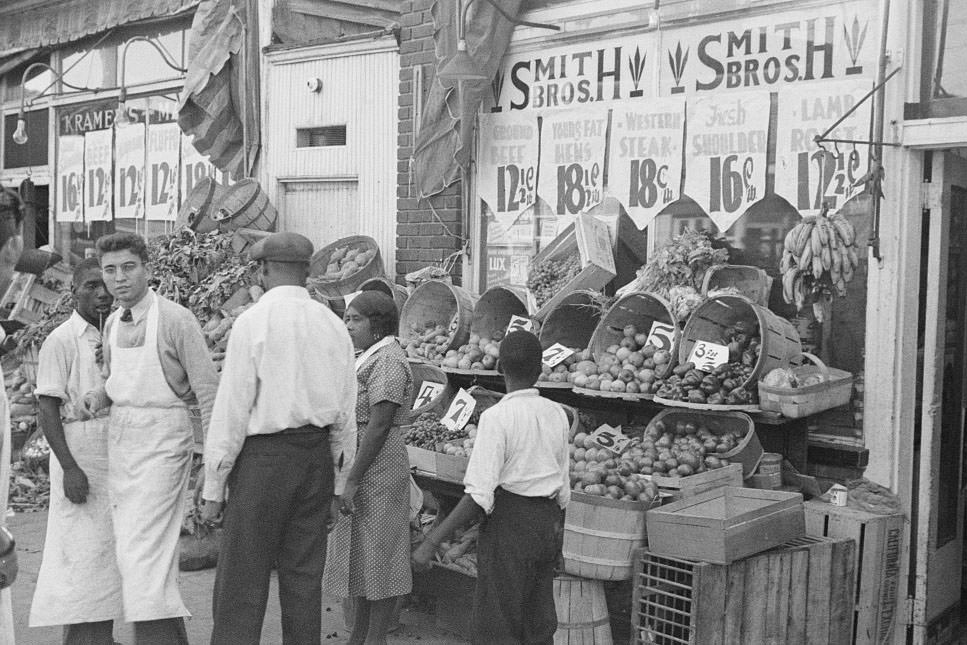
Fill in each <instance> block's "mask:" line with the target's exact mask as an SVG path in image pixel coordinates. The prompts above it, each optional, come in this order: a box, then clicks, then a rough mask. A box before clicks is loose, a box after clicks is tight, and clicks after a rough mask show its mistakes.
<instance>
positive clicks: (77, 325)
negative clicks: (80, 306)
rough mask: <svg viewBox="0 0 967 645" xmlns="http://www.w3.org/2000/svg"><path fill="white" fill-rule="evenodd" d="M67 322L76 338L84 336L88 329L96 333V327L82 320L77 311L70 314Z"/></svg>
mask: <svg viewBox="0 0 967 645" xmlns="http://www.w3.org/2000/svg"><path fill="white" fill-rule="evenodd" d="M68 321H69V324H70V328H71V331H72V332H74V335H75V336H77V337H78V338H80V337H81V336H83V335H84V334H86V333H87V330H88V329H93V330H94V331H97V327H95V326H94V325H92V324H91V323H89V322H87V321H86V320H84V318H83V317H82V316H81V315H80V314H79V313H77V311H73V312H71V317H70V318H68Z"/></svg>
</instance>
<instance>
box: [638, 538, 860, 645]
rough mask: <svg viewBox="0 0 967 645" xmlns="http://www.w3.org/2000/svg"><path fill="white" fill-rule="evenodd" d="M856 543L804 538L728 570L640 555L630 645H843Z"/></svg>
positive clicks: (847, 629) (849, 620) (848, 630)
mask: <svg viewBox="0 0 967 645" xmlns="http://www.w3.org/2000/svg"><path fill="white" fill-rule="evenodd" d="M855 554H856V543H855V542H854V541H853V540H852V539H849V538H816V537H803V538H800V539H798V540H794V541H791V542H788V543H786V544H784V545H782V546H780V547H779V548H777V549H774V550H771V551H767V552H766V553H761V554H759V555H756V556H752V557H750V558H746V559H744V560H738V561H736V562H733V563H732V564H730V565H717V564H709V563H707V562H695V561H691V560H686V559H682V558H670V557H665V556H658V555H655V554H653V553H650V552H649V551H648V550H647V549H641V550H640V551H639V552H638V553H637V554H636V558H635V579H634V583H635V586H634V592H633V597H632V605H631V621H632V642H633V643H635V645H735V644H738V643H747V644H749V645H787V644H788V645H825V644H827V643H829V644H831V645H846V644H847V643H849V638H850V634H851V633H852V619H853V615H852V614H853V612H852V602H853V597H852V594H851V593H850V589H852V587H853V584H854V583H853V580H854V577H855Z"/></svg>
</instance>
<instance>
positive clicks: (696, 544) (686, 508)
mask: <svg viewBox="0 0 967 645" xmlns="http://www.w3.org/2000/svg"><path fill="white" fill-rule="evenodd" d="M646 518H647V528H648V547H649V549H650V551H651V552H652V553H655V554H661V555H669V556H672V557H678V558H694V559H696V560H702V561H705V562H711V563H713V564H728V563H730V562H734V561H735V560H739V559H741V558H745V557H747V556H750V555H753V554H755V553H761V552H762V551H765V550H767V549H771V548H773V547H775V546H778V545H780V544H783V543H785V542H788V541H789V540H794V539H796V538H799V537H802V536H803V535H804V534H805V526H804V520H803V504H802V495H800V494H799V493H787V492H784V491H773V490H758V489H754V488H736V487H733V486H725V487H723V488H716V489H714V490H711V491H708V492H705V493H701V494H699V495H696V496H695V497H692V498H690V499H683V500H681V501H679V502H674V503H672V504H668V505H667V506H662V507H660V508H656V509H653V510H651V511H649V512H648V513H647V516H646Z"/></svg>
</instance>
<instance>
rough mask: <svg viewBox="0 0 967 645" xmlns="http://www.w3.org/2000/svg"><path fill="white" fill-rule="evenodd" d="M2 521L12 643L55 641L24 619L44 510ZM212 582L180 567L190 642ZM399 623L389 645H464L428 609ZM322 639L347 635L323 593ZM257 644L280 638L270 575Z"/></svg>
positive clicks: (206, 622) (205, 620)
mask: <svg viewBox="0 0 967 645" xmlns="http://www.w3.org/2000/svg"><path fill="white" fill-rule="evenodd" d="M7 526H8V527H9V528H10V530H11V531H12V532H13V534H14V536H15V538H16V540H17V555H18V556H19V561H20V573H19V575H18V576H17V582H16V583H14V586H13V617H14V630H15V633H16V638H17V645H56V644H57V643H60V641H61V629H60V628H59V627H40V628H33V629H32V628H30V627H28V626H27V618H28V615H29V613H30V601H31V598H32V597H33V593H34V586H35V585H36V584H37V573H38V571H39V570H40V561H41V555H42V552H43V545H44V535H45V533H46V531H47V513H46V512H43V513H24V514H18V515H16V516H14V517H12V518H9V521H8V523H7ZM214 582H215V570H214V569H207V570H205V571H195V572H185V573H182V574H181V578H180V586H181V594H182V597H183V598H184V600H185V604H186V605H187V606H188V609H189V611H191V613H192V617H191V618H190V619H188V620H187V621H186V626H187V629H188V640H189V641H190V642H191V643H192V644H193V645H202V644H204V643H208V640H209V637H210V636H211V629H212V619H211V595H212V586H213V584H214ZM400 620H401V622H402V623H403V627H402V629H401V630H400V631H398V632H396V633H395V634H390V636H389V639H388V641H389V643H391V644H392V645H415V644H416V643H419V644H420V645H464V644H465V643H466V642H467V641H465V640H463V639H462V638H460V637H459V636H456V635H454V634H450V633H448V632H445V631H443V630H440V629H438V628H436V627H435V625H434V621H433V617H432V616H429V615H427V614H423V613H418V612H411V611H405V610H404V612H403V615H402V616H401V619H400ZM322 634H323V638H322V642H323V643H326V644H328V643H332V644H333V645H337V644H339V643H345V642H347V640H348V636H349V635H348V633H347V632H346V631H345V630H344V628H343V616H342V609H341V605H340V603H339V599H338V598H334V597H331V596H327V597H323V613H322ZM114 637H115V639H117V640H118V642H120V643H123V644H124V645H131V644H132V643H133V642H134V639H133V637H132V630H131V626H130V625H129V624H122V625H117V626H115V629H114ZM262 643H264V644H266V645H277V644H281V643H282V628H281V625H280V612H279V599H278V586H277V582H276V579H275V575H274V574H273V576H272V590H271V592H270V594H269V604H268V608H267V609H266V612H265V623H264V624H263V626H262Z"/></svg>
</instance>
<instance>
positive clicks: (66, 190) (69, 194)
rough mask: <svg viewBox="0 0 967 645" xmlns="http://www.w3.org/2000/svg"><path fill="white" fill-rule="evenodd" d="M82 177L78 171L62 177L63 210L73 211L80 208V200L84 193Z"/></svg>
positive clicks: (66, 211)
mask: <svg viewBox="0 0 967 645" xmlns="http://www.w3.org/2000/svg"><path fill="white" fill-rule="evenodd" d="M80 183H81V178H80V177H79V176H78V174H77V173H76V172H72V173H70V174H67V175H64V176H62V177H61V188H60V194H61V195H62V198H61V201H60V203H61V210H62V211H63V212H65V213H73V212H74V211H76V210H77V209H78V208H80V206H81V204H80V200H81V198H82V197H83V195H81V194H80V192H81V186H80Z"/></svg>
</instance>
